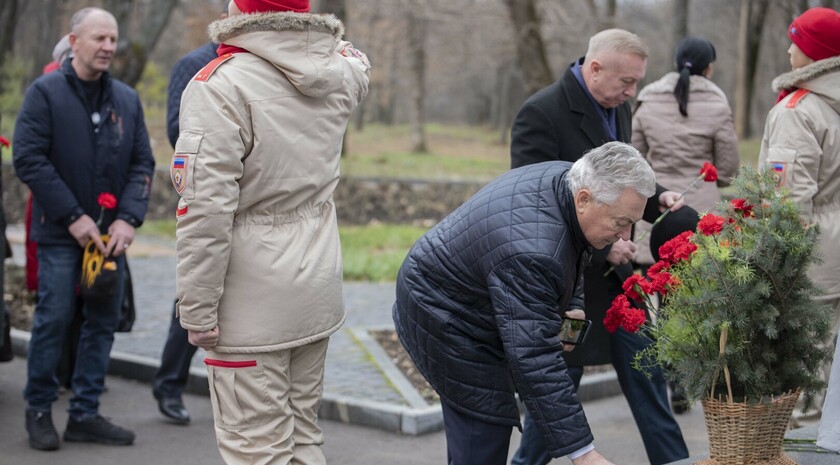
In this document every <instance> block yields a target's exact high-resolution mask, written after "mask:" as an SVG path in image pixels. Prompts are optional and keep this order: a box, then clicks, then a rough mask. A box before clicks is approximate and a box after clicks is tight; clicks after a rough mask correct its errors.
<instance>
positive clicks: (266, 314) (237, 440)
mask: <svg viewBox="0 0 840 465" xmlns="http://www.w3.org/2000/svg"><path fill="white" fill-rule="evenodd" d="M308 11H309V2H308V1H305V0H275V1H270V0H259V1H257V0H234V1H232V2H231V3H230V5H229V14H230V16H229V17H228V18H227V19H223V20H219V21H216V22H214V23H213V24H211V26H210V35H211V39H212V40H213V41H214V42H217V43H221V45H220V47H219V55H220V56H219V58H217V59H216V60H214V61H213V62H211V63H210V64H208V65H207V66H206V67H205V68H204V69H202V70H201V71H199V72H198V74H196V76H195V77H194V78H193V80H192V82H190V84H189V85H188V87H187V88H186V90H185V91H184V94H183V99H182V104H181V112H180V113H181V116H180V134H179V136H178V141H177V144H176V147H175V154H174V155H173V158H172V163H171V166H170V172H171V176H172V183H173V185H174V186H175V189H176V190H177V191H178V192H179V194H180V195H181V199H180V202H179V204H178V211H177V253H178V265H177V284H178V305H177V312H178V314H179V318H180V322H181V326H183V327H184V328H185V329H187V330H188V331H189V338H190V342H191V343H193V344H194V345H197V346H199V347H202V348H204V349H206V350H207V351H208V353H207V359H206V360H205V361H206V364H207V369H208V376H209V382H210V393H211V400H212V403H213V415H214V418H215V426H216V438H217V442H218V445H219V450H220V452H221V455H222V458H223V459H224V460H225V461H226V462H227V463H249V464H287V463H290V462H293V463H296V464H322V463H324V462H325V460H324V456H323V454H322V453H321V450H320V445H321V444H322V443H323V435H322V433H321V429H320V428H319V426H318V425H317V423H316V415H317V410H318V404H319V402H320V399H321V395H322V392H323V374H324V359H325V356H326V350H327V341H328V338H329V335H330V334H332V333H333V332H335V331H336V330H338V328H339V327H340V326H341V324H342V323H343V322H344V304H343V298H342V284H341V283H342V276H341V273H342V269H341V250H340V245H339V238H338V225H337V220H336V213H335V205H334V203H333V191H334V190H335V187H336V184H337V183H338V176H339V157H340V152H341V143H342V136H343V134H344V131H345V129H346V126H347V122H348V119H349V115H350V112H351V111H352V110H353V109H354V108H355V107H356V106H357V105H358V104H359V103H360V101H361V100H362V98H364V96H365V95H366V94H367V90H368V78H369V70H370V65H369V62H368V60H367V58H366V57H365V55H364V54H362V53H361V52H359V51H357V50H355V49H354V48H353V47H352V45H350V44H349V43H347V42H343V41H341V36H342V34H343V32H344V27H343V25H342V24H341V22H340V21H339V20H338V19H336V18H335V17H334V16H331V15H330V16H323V15H312V14H309V13H307V12H308Z"/></svg>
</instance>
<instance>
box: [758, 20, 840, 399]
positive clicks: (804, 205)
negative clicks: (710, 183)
mask: <svg viewBox="0 0 840 465" xmlns="http://www.w3.org/2000/svg"><path fill="white" fill-rule="evenodd" d="M788 37H790V40H791V42H792V44H791V46H790V48H789V49H788V53H789V54H790V64H791V67H792V68H793V70H792V71H790V72H787V73H785V74H782V75H781V76H779V77H777V78H776V79H774V80H773V90H775V91H778V92H779V101H778V103H776V106H775V107H773V109H772V110H770V114H769V115H768V116H767V123H766V126H765V128H764V137H763V139H762V141H761V154H760V156H759V160H758V166H759V168H761V169H770V170H772V171H773V174H774V176H775V177H776V181H777V183H778V185H779V186H780V187H784V188H786V189H788V190H789V191H790V194H791V195H792V196H793V199H794V200H795V201H796V202H797V203H798V204H799V208H800V210H801V212H802V215H803V216H804V217H805V218H806V219H807V220H808V221H809V222H811V223H815V224H818V225H819V227H820V233H821V234H820V255H821V256H822V258H823V263H821V264H814V265H811V267H810V269H809V272H808V274H809V275H810V277H811V279H813V280H814V282H815V283H816V284H817V285H819V286H820V287H821V288H822V289H823V291H824V294H823V295H822V296H821V297H820V300H822V301H823V302H824V303H825V304H827V305H831V306H832V307H834V309H835V311H834V321H833V332H832V334H834V335H836V334H837V330H838V327H840V252H838V250H837V243H838V242H840V13H838V12H837V11H835V10H832V9H830V8H811V9H809V10H807V11H805V12H804V13H802V15H800V16H799V17H798V18H796V19H794V20H793V22H792V23H791V24H790V27H788ZM825 342H826V343H830V342H829V341H825ZM830 366H831V365H830V364H829V365H828V366H826V367H825V369H826V380H827V379H828V373H829V372H830ZM835 389H836V388H835ZM820 404H821V399H817V401H816V407H817V408H819V407H820Z"/></svg>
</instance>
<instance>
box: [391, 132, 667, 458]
mask: <svg viewBox="0 0 840 465" xmlns="http://www.w3.org/2000/svg"><path fill="white" fill-rule="evenodd" d="M654 194H656V195H658V199H659V202H660V204H661V205H662V206H665V207H672V206H674V204H675V202H676V200H677V195H676V194H675V193H673V192H670V191H664V190H663V189H661V188H659V187H657V186H656V184H655V181H654V174H653V171H651V169H650V167H649V166H648V164H647V163H646V162H645V160H644V159H643V158H641V156H640V155H639V153H638V152H637V151H636V150H635V149H634V148H632V147H631V146H629V145H627V144H624V143H620V142H610V143H608V144H605V145H603V146H601V147H598V148H596V149H593V150H592V151H590V152H589V153H587V154H586V155H585V156H584V157H583V158H581V159H580V160H578V161H577V162H575V163H574V164H572V163H569V162H562V161H555V162H546V163H539V164H535V165H529V166H525V167H522V168H519V169H515V170H512V171H510V172H508V173H506V174H504V175H502V176H501V177H499V178H497V179H496V180H494V181H492V182H491V183H490V184H488V185H487V186H485V187H484V188H483V189H482V190H480V191H479V192H478V193H476V194H475V195H474V196H473V197H472V198H471V199H470V200H468V201H467V202H466V203H464V204H463V205H462V206H461V207H460V208H458V209H457V210H455V211H454V212H453V213H452V214H450V215H449V216H448V217H446V218H445V219H444V220H443V221H441V222H440V223H439V224H438V225H437V226H435V227H434V228H432V229H431V230H430V231H429V232H427V233H426V234H425V235H424V236H423V237H422V238H420V240H418V241H417V243H416V244H415V245H414V247H412V249H411V251H410V252H409V254H408V257H407V258H406V260H405V262H404V263H403V265H402V268H401V269H400V272H399V276H398V278H397V296H396V303H395V304H394V310H393V316H394V322H395V324H396V328H397V333H398V334H399V337H400V341H401V342H402V344H403V345H404V346H405V348H406V350H407V351H408V353H409V355H410V356H411V358H412V360H413V361H414V363H415V364H416V365H417V368H418V369H419V370H420V372H421V373H423V375H424V376H425V377H426V379H428V380H429V383H431V385H432V387H434V388H435V389H436V390H437V392H438V393H439V394H440V397H441V406H442V408H443V418H444V427H445V429H446V441H447V454H448V457H449V461H448V463H449V464H454V465H468V464H476V465H478V464H481V465H496V464H498V465H503V464H505V463H506V461H507V455H508V446H509V443H510V435H511V432H512V427H513V426H517V427H518V426H519V412H518V410H517V404H516V400H515V397H514V393H516V392H518V393H519V396H520V398H521V399H522V401H523V402H524V403H525V406H526V408H527V409H528V411H529V413H530V414H531V416H532V418H533V419H534V422H535V424H536V425H537V427H538V428H539V430H540V432H541V433H542V437H543V439H544V441H545V444H546V446H547V447H548V450H549V452H550V454H551V456H552V457H561V456H568V457H569V458H570V459H571V461H572V463H573V464H575V465H584V464H585V465H588V464H609V463H610V462H609V461H608V460H607V459H605V458H604V457H603V456H601V455H600V454H599V453H598V452H597V451H595V448H594V445H593V436H592V433H591V431H590V429H589V426H588V424H587V421H586V416H585V415H584V412H583V408H582V407H581V404H580V402H579V401H578V399H577V396H576V394H575V389H574V386H573V385H572V381H571V379H570V378H569V377H568V376H567V375H566V365H565V362H564V361H563V357H562V356H561V355H562V351H563V350H564V346H563V345H562V344H561V342H560V338H559V331H560V325H561V322H562V319H563V317H564V316H569V317H578V318H580V317H581V315H582V313H583V311H582V309H583V302H584V300H583V274H582V273H583V268H584V264H585V263H586V261H587V260H588V259H589V255H590V251H591V250H592V249H602V248H604V247H606V246H608V245H609V244H611V243H613V242H615V241H618V240H619V239H624V240H627V239H628V238H629V237H630V227H631V226H632V225H633V224H634V223H635V222H637V221H639V220H640V219H642V218H643V216H644V217H645V218H648V217H651V216H652V217H654V218H655V217H656V216H657V215H658V213H659V212H658V211H656V210H657V208H656V207H657V206H656V205H655V202H651V203H650V204H651V205H652V207H650V206H646V200H647V199H648V198H649V197H651V196H652V195H654ZM647 210H653V211H647ZM570 348H571V347H570V346H566V347H565V349H570Z"/></svg>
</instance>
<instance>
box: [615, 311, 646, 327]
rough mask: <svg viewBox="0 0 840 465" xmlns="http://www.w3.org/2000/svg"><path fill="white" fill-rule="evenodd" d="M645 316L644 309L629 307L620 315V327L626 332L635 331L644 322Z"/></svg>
mask: <svg viewBox="0 0 840 465" xmlns="http://www.w3.org/2000/svg"><path fill="white" fill-rule="evenodd" d="M646 320H647V317H646V315H645V312H644V310H639V309H638V308H629V309H627V311H625V312H624V314H623V315H622V320H621V327H622V328H624V330H625V331H627V332H628V333H635V332H636V331H638V330H639V328H641V327H642V325H643V324H645V321H646Z"/></svg>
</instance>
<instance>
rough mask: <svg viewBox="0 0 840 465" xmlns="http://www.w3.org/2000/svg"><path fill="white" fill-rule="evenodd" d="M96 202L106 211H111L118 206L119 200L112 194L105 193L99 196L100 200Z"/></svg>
mask: <svg viewBox="0 0 840 465" xmlns="http://www.w3.org/2000/svg"><path fill="white" fill-rule="evenodd" d="M96 201H97V202H98V203H99V206H100V207H102V208H104V209H106V210H110V209H112V208H114V207H116V206H117V198H116V197H114V194H112V193H110V192H103V193H101V194H99V198H98V199H97V200H96Z"/></svg>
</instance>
